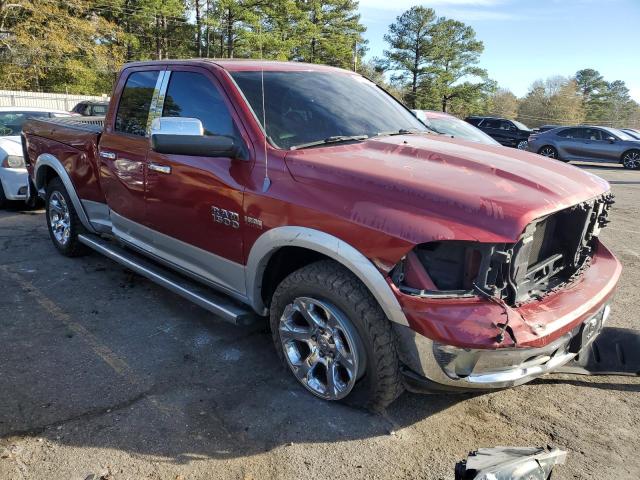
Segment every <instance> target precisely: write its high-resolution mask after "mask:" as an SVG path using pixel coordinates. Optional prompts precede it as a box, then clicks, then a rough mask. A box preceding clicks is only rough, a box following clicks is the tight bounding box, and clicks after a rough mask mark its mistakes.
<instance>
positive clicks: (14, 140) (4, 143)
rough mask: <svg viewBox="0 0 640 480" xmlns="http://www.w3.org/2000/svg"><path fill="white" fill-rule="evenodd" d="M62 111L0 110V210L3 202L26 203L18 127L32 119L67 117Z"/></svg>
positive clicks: (25, 177)
mask: <svg viewBox="0 0 640 480" xmlns="http://www.w3.org/2000/svg"><path fill="white" fill-rule="evenodd" d="M69 116H71V114H70V113H69V112H65V111H63V110H52V109H48V108H37V107H0V208H2V207H3V206H4V204H5V203H6V202H7V200H26V198H27V169H26V168H25V164H24V158H23V156H22V143H21V140H20V132H22V124H23V123H24V122H25V121H26V120H27V119H28V118H33V117H46V118H54V117H69Z"/></svg>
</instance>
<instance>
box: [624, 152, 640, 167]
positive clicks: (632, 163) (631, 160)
mask: <svg viewBox="0 0 640 480" xmlns="http://www.w3.org/2000/svg"><path fill="white" fill-rule="evenodd" d="M622 164H623V165H624V166H625V168H640V152H637V151H633V152H627V153H625V154H624V157H622Z"/></svg>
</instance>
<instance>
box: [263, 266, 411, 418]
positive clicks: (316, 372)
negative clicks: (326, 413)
mask: <svg viewBox="0 0 640 480" xmlns="http://www.w3.org/2000/svg"><path fill="white" fill-rule="evenodd" d="M309 317H311V319H312V320H308V318H309ZM318 319H320V320H319V321H318ZM270 324H271V332H272V336H273V341H274V344H275V347H276V351H277V353H278V356H279V357H280V359H281V360H282V361H283V363H284V364H285V366H286V368H287V369H288V370H290V371H291V372H292V373H293V374H294V376H295V377H296V379H297V380H298V381H299V382H300V383H301V384H302V385H303V386H304V387H305V388H306V389H307V390H309V391H310V392H311V393H312V394H314V395H315V396H316V397H319V398H322V399H324V400H341V401H344V402H346V403H349V404H351V405H354V406H357V407H362V408H366V409H369V410H373V411H380V410H383V409H384V408H385V407H386V406H387V405H389V404H390V403H391V402H393V401H394V400H395V399H396V398H397V397H398V396H399V395H400V394H401V393H402V391H403V386H402V378H401V375H400V363H399V360H398V354H397V351H396V341H395V336H394V332H393V329H392V326H391V323H390V321H389V320H388V319H387V317H386V315H385V314H384V312H383V311H382V309H381V308H380V305H378V302H377V301H376V300H375V298H374V297H373V296H372V295H371V293H370V292H369V290H368V289H367V288H366V287H365V286H364V285H363V284H362V282H360V280H359V279H358V278H357V277H356V276H355V275H354V274H353V273H351V272H350V271H349V270H347V269H346V268H345V267H343V266H342V265H340V264H338V263H336V262H334V261H332V260H322V261H319V262H316V263H312V264H310V265H307V266H305V267H303V268H301V269H299V270H297V271H295V272H293V273H292V274H290V275H289V276H288V277H286V278H285V279H284V280H283V281H282V282H281V283H280V285H278V287H277V288H276V291H275V293H274V295H273V299H272V302H271V308H270ZM332 325H333V326H332ZM283 338H284V340H283ZM332 348H333V350H332ZM343 360H344V361H343ZM330 368H333V373H332V374H330V373H329V369H330ZM330 378H334V379H335V378H337V379H338V380H337V381H334V380H330ZM332 386H333V387H332Z"/></svg>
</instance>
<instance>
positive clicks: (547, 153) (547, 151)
mask: <svg viewBox="0 0 640 480" xmlns="http://www.w3.org/2000/svg"><path fill="white" fill-rule="evenodd" d="M540 155H542V156H543V157H549V158H556V151H555V150H554V149H553V148H552V147H544V148H543V149H542V150H540Z"/></svg>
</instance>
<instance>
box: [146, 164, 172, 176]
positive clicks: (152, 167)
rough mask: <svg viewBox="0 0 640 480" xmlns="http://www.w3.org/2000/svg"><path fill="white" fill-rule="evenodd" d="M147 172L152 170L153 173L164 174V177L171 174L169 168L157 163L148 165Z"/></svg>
mask: <svg viewBox="0 0 640 480" xmlns="http://www.w3.org/2000/svg"><path fill="white" fill-rule="evenodd" d="M149 170H153V171H154V172H158V173H164V174H165V175H169V174H170V173H171V167H169V166H167V165H158V164H157V163H150V164H149Z"/></svg>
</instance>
